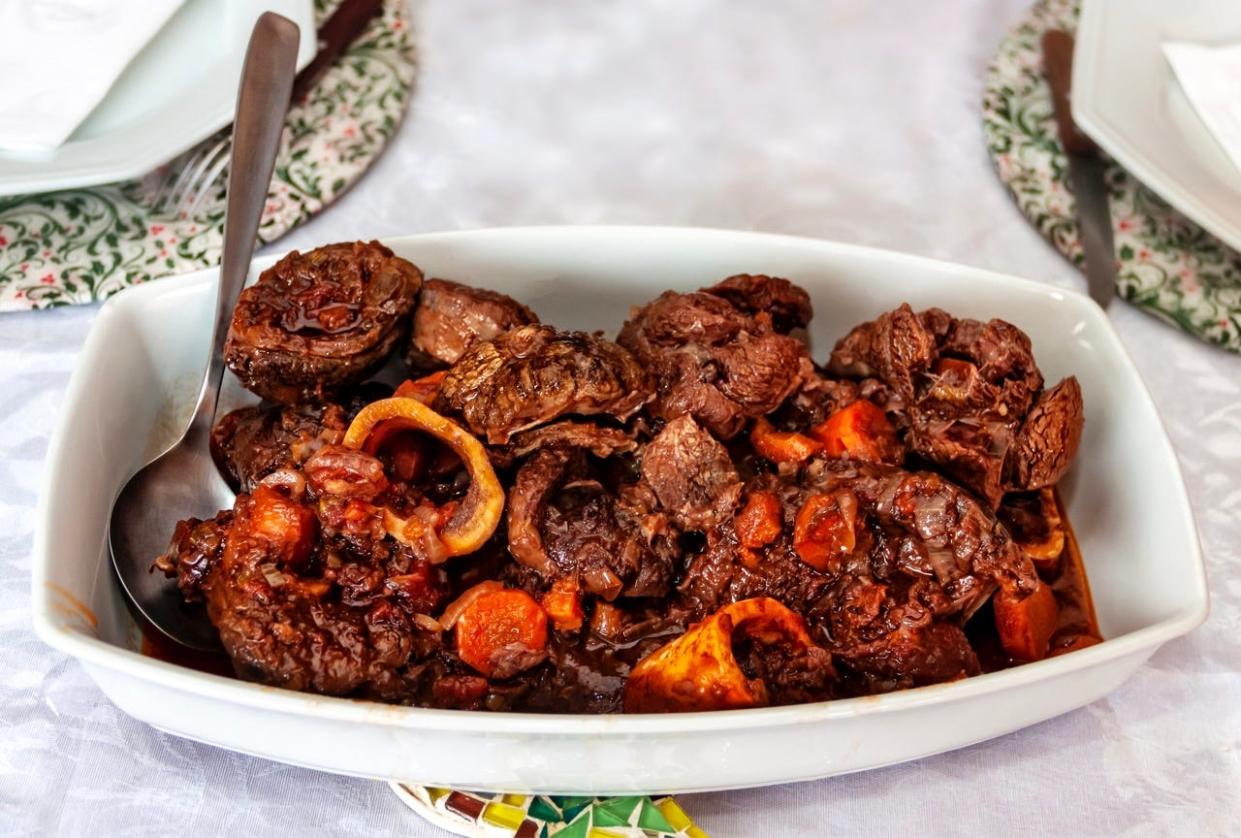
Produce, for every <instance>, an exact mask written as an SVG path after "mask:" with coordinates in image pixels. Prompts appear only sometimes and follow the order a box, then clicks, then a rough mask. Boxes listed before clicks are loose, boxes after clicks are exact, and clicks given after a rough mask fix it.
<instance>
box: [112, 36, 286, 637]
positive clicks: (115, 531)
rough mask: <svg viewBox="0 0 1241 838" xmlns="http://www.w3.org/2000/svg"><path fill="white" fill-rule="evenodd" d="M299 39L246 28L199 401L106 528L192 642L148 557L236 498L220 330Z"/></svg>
mask: <svg viewBox="0 0 1241 838" xmlns="http://www.w3.org/2000/svg"><path fill="white" fill-rule="evenodd" d="M298 39H299V34H298V30H297V24H295V23H293V21H291V20H289V19H288V18H285V17H281V16H280V15H277V14H274V13H272V12H266V13H264V14H263V16H262V17H260V18H259V19H258V22H257V23H255V25H254V32H253V33H252V34H251V35H250V45H249V46H248V47H247V48H246V60H245V65H244V67H243V69H242V73H241V86H240V88H239V89H238V91H237V114H236V119H235V121H234V124H233V156H232V165H231V169H230V171H229V176H228V205H227V209H226V215H225V223H224V253H223V256H222V257H221V259H220V284H219V288H218V291H217V296H216V310H215V325H214V327H213V330H212V333H211V360H210V361H209V362H208V364H207V370H206V374H205V375H204V376H203V384H202V389H201V390H200V391H199V394H198V406H197V407H196V408H195V409H194V418H193V419H192V420H191V421H190V426H189V427H188V428H187V429H186V431H185V433H184V434H183V435H182V437H181V439H180V440H179V441H178V442H176V443H175V444H174V445H173V446H172V447H170V448H169V449H168V450H167V451H165V452H164V453H163V454H160V455H159V456H158V457H156V458H155V459H154V460H152V461H151V462H150V463H148V464H147V465H146V466H144V467H143V468H142V470H141V471H139V472H138V473H137V474H135V475H134V476H133V477H131V478H130V479H129V482H128V483H126V484H125V488H124V489H122V490H121V494H120V496H119V497H118V498H117V499H116V504H115V505H114V506H113V507H112V520H111V524H110V526H109V530H108V547H109V549H110V551H111V553H112V564H113V566H114V567H115V568H116V572H117V575H118V576H119V577H120V580H121V587H122V588H124V590H125V593H126V595H127V596H128V597H129V600H130V601H131V602H132V603H133V604H134V606H135V607H136V608H137V609H138V611H140V612H141V613H142V615H143V616H144V617H146V618H147V620H149V621H150V622H151V624H152V625H154V626H155V627H156V628H158V629H159V630H160V631H162V632H163V633H164V634H166V635H168V636H169V637H170V638H172V639H173V640H175V641H177V642H178V643H182V644H184V645H186V646H189V647H191V648H194V649H203V650H210V649H218V648H219V645H220V641H219V639H218V637H217V636H216V632H215V629H214V628H213V627H212V625H211V624H210V623H209V622H207V620H206V619H205V617H204V616H202V614H201V612H199V613H197V614H196V613H194V612H193V611H192V610H190V609H189V608H187V607H186V606H185V605H184V603H183V602H182V600H181V596H180V594H179V592H178V590H177V587H176V586H175V585H173V584H171V583H170V582H169V581H168V580H167V579H165V578H164V577H163V576H162V575H161V574H158V573H154V572H152V568H151V563H152V562H153V561H154V560H155V558H156V557H157V556H158V555H159V554H160V553H162V552H164V550H165V549H167V547H168V540H169V537H170V536H171V534H172V525H173V523H174V522H176V521H179V520H182V519H184V518H189V517H195V518H209V517H211V516H213V515H215V513H216V512H217V511H219V510H220V509H225V508H228V507H231V506H232V505H233V498H234V496H233V492H232V490H231V489H230V488H229V487H228V485H227V484H226V483H225V482H224V479H223V478H222V477H221V476H220V473H219V471H218V470H217V469H216V466H215V462H214V461H213V460H212V458H211V452H210V445H209V444H210V438H211V425H212V421H213V420H214V418H215V408H216V400H217V398H218V397H219V393H220V382H221V379H222V378H223V374H224V338H225V336H226V335H227V334H228V324H229V320H230V319H231V317H232V311H233V306H234V305H235V304H236V302H237V295H238V294H240V293H241V287H242V286H243V285H244V284H245V281H246V275H247V274H248V273H249V271H250V257H251V256H253V255H254V243H255V239H256V238H257V236H258V229H259V219H260V217H261V216H262V213H263V204H264V203H265V202H266V200H267V188H268V185H269V184H270V183H271V173H272V169H273V168H274V166H275V163H276V150H277V149H278V148H279V145H280V131H281V129H282V128H283V126H284V117H285V112H286V111H287V110H288V107H289V94H290V92H291V90H292V88H293V76H294V73H295V71H296V65H297V44H298Z"/></svg>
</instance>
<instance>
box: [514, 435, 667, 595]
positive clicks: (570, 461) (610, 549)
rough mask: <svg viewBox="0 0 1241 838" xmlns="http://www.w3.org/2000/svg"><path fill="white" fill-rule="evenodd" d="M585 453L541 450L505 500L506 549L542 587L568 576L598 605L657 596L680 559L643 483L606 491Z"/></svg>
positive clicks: (664, 520) (523, 469)
mask: <svg viewBox="0 0 1241 838" xmlns="http://www.w3.org/2000/svg"><path fill="white" fill-rule="evenodd" d="M601 476H602V475H599V474H598V473H597V471H596V470H594V469H592V468H591V464H590V463H589V461H588V459H587V457H586V455H585V452H584V451H583V450H581V449H571V448H566V447H556V448H545V449H542V450H540V451H538V452H536V453H535V454H534V455H533V456H532V457H530V458H529V459H528V460H526V462H525V463H524V464H523V465H522V466H521V468H520V469H519V470H518V472H517V476H516V478H515V479H514V481H513V488H512V489H511V490H510V491H509V496H508V519H507V520H508V549H509V552H510V553H511V554H512V556H513V558H514V559H516V560H517V561H518V562H520V563H521V564H523V565H525V566H526V567H529V568H531V569H532V570H534V571H536V572H537V573H538V574H539V576H541V577H542V578H543V579H544V580H546V581H547V582H552V581H555V580H557V579H561V578H564V577H568V578H571V579H576V580H577V582H578V584H579V585H580V586H581V588H582V590H583V591H585V592H587V593H590V594H594V595H596V596H599V597H601V598H603V599H605V600H609V601H610V600H613V599H616V598H617V597H618V596H631V597H650V596H663V595H664V594H666V593H667V592H668V588H669V583H670V581H671V579H672V575H673V569H674V562H675V560H676V558H677V556H678V555H679V548H678V546H677V544H676V540H675V533H674V532H673V531H672V530H671V529H670V527H669V526H668V524H667V517H666V516H665V515H664V514H663V513H662V512H661V511H660V510H659V508H658V502H657V501H656V499H655V497H654V495H653V494H652V493H651V492H650V491H649V489H647V488H646V487H644V486H642V485H634V484H627V485H622V486H619V487H617V488H616V489H615V490H614V491H609V489H608V488H607V487H605V485H604V483H603V482H602V481H601V479H599V478H600V477H601Z"/></svg>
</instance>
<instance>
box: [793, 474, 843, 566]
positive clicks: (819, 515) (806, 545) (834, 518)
mask: <svg viewBox="0 0 1241 838" xmlns="http://www.w3.org/2000/svg"><path fill="white" fill-rule="evenodd" d="M849 497H850V498H852V496H849ZM841 501H842V498H840V497H837V496H835V495H827V494H814V495H811V496H810V497H808V498H806V501H805V503H803V504H802V507H801V509H799V510H797V518H796V520H795V521H794V523H793V548H794V549H795V550H797V555H798V556H800V557H801V560H802V561H803V562H805V563H806V564H808V565H810V566H811V567H813V568H814V569H815V570H818V571H820V572H821V573H830V572H833V571H835V570H837V569H838V565H839V564H840V563H841V562H842V561H844V559H845V558H846V557H847V556H848V555H849V554H850V553H852V552H853V548H854V546H855V545H856V544H857V536H856V534H855V533H854V531H853V525H854V520H855V515H856V506H855V505H853V504H850V503H848V502H845V503H842V502H841Z"/></svg>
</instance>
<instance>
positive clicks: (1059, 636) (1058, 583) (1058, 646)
mask: <svg viewBox="0 0 1241 838" xmlns="http://www.w3.org/2000/svg"><path fill="white" fill-rule="evenodd" d="M1055 495H1056V508H1057V509H1059V510H1060V520H1061V521H1062V522H1063V523H1064V551H1063V552H1062V553H1061V554H1060V573H1059V575H1058V576H1057V577H1056V578H1055V579H1054V580H1051V589H1052V592H1053V593H1054V594H1055V595H1056V604H1057V605H1058V606H1059V607H1060V619H1059V621H1058V625H1057V628H1056V633H1055V634H1054V635H1052V638H1051V654H1053V655H1054V654H1056V653H1057V652H1060V651H1069V650H1070V649H1073V648H1080V647H1081V646H1082V645H1093V644H1094V643H1099V642H1101V641H1102V640H1103V635H1102V634H1101V633H1100V632H1099V620H1098V617H1097V616H1096V614H1095V610H1094V599H1093V597H1091V595H1090V580H1089V579H1087V578H1086V566H1085V565H1084V564H1083V563H1082V551H1081V548H1080V547H1079V546H1078V544H1077V536H1076V535H1075V534H1074V533H1073V525H1072V523H1071V522H1070V521H1069V513H1068V510H1067V509H1065V507H1064V499H1063V498H1062V497H1060V490H1059V489H1057V490H1056V491H1055Z"/></svg>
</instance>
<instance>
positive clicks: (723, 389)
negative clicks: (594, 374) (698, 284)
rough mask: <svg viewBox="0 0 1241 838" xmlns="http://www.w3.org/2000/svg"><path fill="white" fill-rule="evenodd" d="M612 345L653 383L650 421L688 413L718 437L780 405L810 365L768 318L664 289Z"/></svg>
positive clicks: (720, 300)
mask: <svg viewBox="0 0 1241 838" xmlns="http://www.w3.org/2000/svg"><path fill="white" fill-rule="evenodd" d="M617 341H618V342H619V343H620V344H621V345H622V346H624V347H625V348H627V349H629V350H630V351H631V352H633V353H634V354H635V355H636V356H637V357H638V359H639V361H640V362H641V363H642V365H643V366H644V367H645V368H647V369H649V370H650V371H651V373H652V374H653V376H654V378H655V386H656V398H655V401H654V402H653V403H652V404H651V406H650V408H649V410H650V412H651V414H652V415H653V416H655V417H657V418H661V419H665V420H672V419H675V418H677V417H678V416H692V417H693V418H694V419H695V420H696V421H697V422H698V423H699V424H701V425H702V426H703V427H705V428H706V429H707V430H709V431H710V432H711V433H713V434H714V435H715V436H717V437H719V438H720V439H731V438H732V437H734V436H736V435H737V434H738V433H740V432H741V430H742V429H743V428H744V427H745V424H746V422H747V420H749V419H753V418H755V417H758V416H762V415H763V414H766V413H769V412H771V411H773V410H775V409H776V408H777V407H779V406H780V403H781V402H783V401H784V399H785V398H786V397H787V396H788V395H789V394H790V393H792V392H793V391H794V390H796V389H797V386H798V385H799V384H800V383H801V381H802V378H803V376H804V375H805V374H806V372H807V370H808V369H809V368H810V360H809V356H808V355H807V350H806V346H805V344H804V343H802V342H801V341H800V340H797V339H795V338H792V337H789V336H787V335H784V334H780V332H778V331H777V330H776V329H775V328H774V326H773V323H772V316H771V314H769V313H767V312H760V313H757V314H754V315H751V314H749V313H748V312H747V311H746V310H744V309H742V308H738V307H737V306H736V305H734V304H733V303H731V302H729V300H728V299H726V298H725V297H722V296H717V295H716V294H714V293H706V292H702V291H698V292H695V293H691V294H678V293H676V292H674V291H666V292H664V293H663V294H661V295H660V296H659V297H657V298H656V299H655V300H653V301H652V302H650V303H648V304H647V305H645V306H643V307H642V308H640V309H638V310H636V311H635V312H634V313H633V315H632V316H631V317H630V318H629V320H628V321H626V323H625V325H624V326H623V327H622V328H621V331H620V335H619V336H618V337H617Z"/></svg>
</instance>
